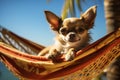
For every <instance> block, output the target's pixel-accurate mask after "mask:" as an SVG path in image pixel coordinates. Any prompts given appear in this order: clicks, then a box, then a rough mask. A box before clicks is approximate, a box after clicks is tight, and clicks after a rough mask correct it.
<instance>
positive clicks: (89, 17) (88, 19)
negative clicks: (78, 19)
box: [82, 6, 97, 29]
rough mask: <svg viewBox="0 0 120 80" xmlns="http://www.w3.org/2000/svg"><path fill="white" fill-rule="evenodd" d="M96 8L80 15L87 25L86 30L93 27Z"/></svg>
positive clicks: (91, 8) (93, 7)
mask: <svg viewBox="0 0 120 80" xmlns="http://www.w3.org/2000/svg"><path fill="white" fill-rule="evenodd" d="M96 8H97V6H92V7H90V8H89V9H88V10H87V11H86V12H85V13H84V14H83V15H82V18H83V20H84V21H85V23H86V24H87V25H88V26H87V27H88V29H90V28H92V27H93V24H94V20H95V17H96Z"/></svg>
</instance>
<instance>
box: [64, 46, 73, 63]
mask: <svg viewBox="0 0 120 80" xmlns="http://www.w3.org/2000/svg"><path fill="white" fill-rule="evenodd" d="M74 57H75V49H74V48H70V49H69V50H68V52H67V54H66V55H65V60H66V61H71V60H73V59H74Z"/></svg>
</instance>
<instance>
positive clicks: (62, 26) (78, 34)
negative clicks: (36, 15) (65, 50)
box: [45, 6, 96, 43]
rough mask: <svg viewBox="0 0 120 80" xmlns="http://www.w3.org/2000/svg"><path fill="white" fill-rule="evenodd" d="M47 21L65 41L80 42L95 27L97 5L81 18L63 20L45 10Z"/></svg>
mask: <svg viewBox="0 0 120 80" xmlns="http://www.w3.org/2000/svg"><path fill="white" fill-rule="evenodd" d="M45 15H46V18H47V21H48V22H49V24H50V26H51V28H52V30H54V31H56V32H57V33H58V35H59V37H60V38H61V39H63V40H64V41H65V42H72V43H73V42H78V41H80V40H81V39H82V38H83V40H84V37H86V36H87V34H88V30H89V29H90V28H92V27H93V24H94V19H95V17H96V6H93V7H91V8H89V9H88V10H87V11H86V12H85V13H84V14H83V15H82V16H81V17H80V18H74V17H73V18H66V19H64V20H62V19H61V18H59V17H58V16H56V15H55V14H54V13H52V12H50V11H45Z"/></svg>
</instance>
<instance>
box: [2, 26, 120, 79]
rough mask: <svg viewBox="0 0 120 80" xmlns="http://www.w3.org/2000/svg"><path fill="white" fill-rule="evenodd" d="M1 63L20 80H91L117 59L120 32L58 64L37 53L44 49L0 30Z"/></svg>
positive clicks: (60, 59) (61, 59)
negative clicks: (70, 59)
mask: <svg viewBox="0 0 120 80" xmlns="http://www.w3.org/2000/svg"><path fill="white" fill-rule="evenodd" d="M0 35H1V36H0V58H1V61H2V62H3V63H4V64H5V65H6V66H7V67H8V69H9V70H10V71H12V72H13V73H14V74H15V75H16V76H18V77H19V78H20V79H22V80H48V79H49V80H91V79H92V78H94V77H96V76H97V75H98V74H100V73H101V72H102V71H103V70H104V69H105V68H106V67H108V66H109V65H110V63H112V62H113V60H115V59H116V58H117V57H118V56H120V30H117V31H115V32H112V33H110V34H108V35H106V36H105V37H103V38H101V39H99V40H98V41H96V42H94V43H92V44H91V45H89V46H87V47H86V48H84V49H82V50H80V51H78V52H77V53H76V57H75V59H74V60H72V61H64V56H61V57H60V58H58V60H57V61H58V62H57V63H54V62H53V61H52V60H49V59H46V58H45V57H44V56H36V54H37V53H38V52H39V51H40V50H42V49H43V48H44V46H42V45H38V44H36V43H34V42H32V41H30V40H26V39H24V38H22V37H19V36H18V35H16V34H14V33H12V32H11V31H8V30H7V29H5V28H1V29H0Z"/></svg>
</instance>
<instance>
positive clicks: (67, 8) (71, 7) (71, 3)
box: [61, 0, 85, 19]
mask: <svg viewBox="0 0 120 80" xmlns="http://www.w3.org/2000/svg"><path fill="white" fill-rule="evenodd" d="M81 2H85V0H65V2H64V5H63V9H62V13H61V17H62V19H65V18H66V17H68V14H70V16H71V17H75V16H76V10H75V4H76V5H77V7H78V9H79V11H80V12H82V7H81Z"/></svg>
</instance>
